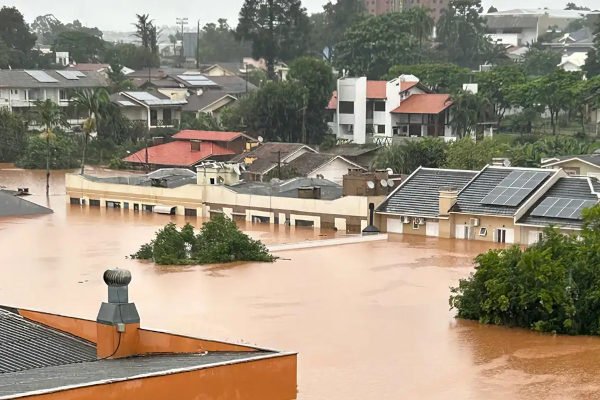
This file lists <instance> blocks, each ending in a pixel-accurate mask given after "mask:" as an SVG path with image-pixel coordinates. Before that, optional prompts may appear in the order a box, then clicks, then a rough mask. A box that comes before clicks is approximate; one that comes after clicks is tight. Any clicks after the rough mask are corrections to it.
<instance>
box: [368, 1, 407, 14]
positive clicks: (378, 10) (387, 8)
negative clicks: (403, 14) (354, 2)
mask: <svg viewBox="0 0 600 400" xmlns="http://www.w3.org/2000/svg"><path fill="white" fill-rule="evenodd" d="M364 3H365V9H366V10H367V12H368V13H369V14H371V15H381V14H387V13H390V12H400V11H402V0H364Z"/></svg>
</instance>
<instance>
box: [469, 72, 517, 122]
mask: <svg viewBox="0 0 600 400" xmlns="http://www.w3.org/2000/svg"><path fill="white" fill-rule="evenodd" d="M476 79H477V83H478V86H479V93H481V95H483V96H484V97H486V98H488V99H489V100H490V101H491V103H492V105H493V113H494V115H495V116H496V119H497V121H498V123H500V121H501V120H502V118H503V117H504V114H505V112H506V111H507V110H508V109H509V108H511V107H512V106H513V103H512V101H511V99H510V94H511V92H512V88H513V86H514V85H519V84H523V83H525V81H526V77H525V74H524V72H523V69H522V68H521V66H520V65H517V64H509V65H505V66H498V67H495V68H493V69H492V70H490V71H485V72H480V73H478V74H477V75H476Z"/></svg>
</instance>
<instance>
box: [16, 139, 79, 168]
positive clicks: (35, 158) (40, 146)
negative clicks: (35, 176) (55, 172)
mask: <svg viewBox="0 0 600 400" xmlns="http://www.w3.org/2000/svg"><path fill="white" fill-rule="evenodd" d="M48 151H49V153H50V168H51V169H67V168H75V167H77V166H79V163H80V155H79V151H78V146H77V141H76V140H75V138H74V137H73V135H69V134H66V133H62V132H56V133H54V134H51V136H50V146H49V149H48V148H47V143H46V138H45V134H41V135H36V134H33V135H30V136H29V137H28V138H27V145H26V147H25V149H24V151H23V152H22V153H21V157H20V158H19V159H18V160H17V162H16V165H17V166H18V167H20V168H31V169H42V168H46V155H47V153H48Z"/></svg>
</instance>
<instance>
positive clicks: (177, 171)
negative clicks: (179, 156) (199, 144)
mask: <svg viewBox="0 0 600 400" xmlns="http://www.w3.org/2000/svg"><path fill="white" fill-rule="evenodd" d="M85 177H86V179H89V180H91V181H94V182H103V183H115V184H118V185H136V186H152V185H153V184H154V182H155V180H160V183H161V185H163V186H166V187H168V188H176V187H180V186H184V185H191V184H196V182H197V180H196V173H195V172H193V171H190V170H189V169H184V168H161V169H158V170H156V171H152V172H150V173H148V174H144V175H127V176H112V177H97V176H91V175H86V176H85Z"/></svg>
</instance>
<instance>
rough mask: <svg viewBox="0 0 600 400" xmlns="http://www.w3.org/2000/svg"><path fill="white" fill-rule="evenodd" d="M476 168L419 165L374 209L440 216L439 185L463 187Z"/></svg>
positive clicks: (401, 213) (404, 213)
mask: <svg viewBox="0 0 600 400" xmlns="http://www.w3.org/2000/svg"><path fill="white" fill-rule="evenodd" d="M476 174H477V172H476V171H463V170H445V169H433V168H419V169H418V170H417V171H415V173H414V174H413V175H411V176H410V177H409V178H408V179H407V180H405V181H404V182H403V183H402V184H401V186H400V187H398V189H396V190H395V191H394V192H392V193H391V194H390V195H389V196H388V198H387V199H386V200H385V201H384V202H383V203H382V204H381V205H380V206H379V207H378V208H377V211H378V212H386V213H393V214H398V215H408V216H415V217H437V216H438V215H439V197H440V193H439V191H440V188H442V187H448V186H451V187H455V188H456V189H457V190H460V189H462V188H463V187H464V186H465V185H466V184H467V183H469V181H471V179H473V177H474V176H475V175H476Z"/></svg>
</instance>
